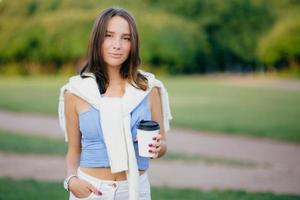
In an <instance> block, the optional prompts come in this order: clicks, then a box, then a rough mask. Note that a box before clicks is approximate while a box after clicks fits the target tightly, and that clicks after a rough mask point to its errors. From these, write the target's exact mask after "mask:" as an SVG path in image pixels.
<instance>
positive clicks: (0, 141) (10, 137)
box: [0, 130, 256, 167]
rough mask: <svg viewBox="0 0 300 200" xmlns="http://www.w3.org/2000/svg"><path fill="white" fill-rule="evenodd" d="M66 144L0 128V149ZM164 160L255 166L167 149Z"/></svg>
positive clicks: (58, 151) (57, 148)
mask: <svg viewBox="0 0 300 200" xmlns="http://www.w3.org/2000/svg"><path fill="white" fill-rule="evenodd" d="M66 149H67V145H66V143H65V142H64V140H63V139H51V138H46V137H41V136H33V135H27V134H26V135H25V134H20V133H12V132H7V131H1V130H0V151H2V152H12V153H19V154H48V155H62V156H64V155H65V154H66ZM162 160H165V161H184V162H203V163H207V164H223V165H230V166H232V165H234V166H240V167H255V166H256V163H254V162H250V161H239V160H232V159H224V158H219V157H213V156H205V155H196V154H195V155H192V154H185V153H175V152H172V151H168V153H167V155H166V156H164V157H163V158H162Z"/></svg>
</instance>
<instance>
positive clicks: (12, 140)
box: [0, 130, 67, 155]
mask: <svg viewBox="0 0 300 200" xmlns="http://www.w3.org/2000/svg"><path fill="white" fill-rule="evenodd" d="M66 149H67V146H66V143H65V142H64V140H63V139H61V140H60V139H50V138H44V137H41V136H31V135H24V134H17V133H11V132H7V131H1V130H0V151H2V152H14V153H22V154H49V155H65V154H66Z"/></svg>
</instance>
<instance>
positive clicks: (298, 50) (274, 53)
mask: <svg viewBox="0 0 300 200" xmlns="http://www.w3.org/2000/svg"><path fill="white" fill-rule="evenodd" d="M258 55H259V58H260V59H261V60H262V61H263V62H264V63H266V64H267V65H268V66H270V65H272V66H275V67H276V68H283V67H299V66H300V15H298V16H290V17H287V18H285V19H282V20H280V21H278V22H277V23H276V25H275V26H274V28H273V29H271V31H270V32H269V33H268V34H266V35H265V36H264V37H262V39H261V41H260V43H259V45H258Z"/></svg>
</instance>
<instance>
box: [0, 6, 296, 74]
mask: <svg viewBox="0 0 300 200" xmlns="http://www.w3.org/2000/svg"><path fill="white" fill-rule="evenodd" d="M114 5H118V6H121V7H124V8H127V9H128V10H130V11H132V12H133V14H134V16H135V18H136V19H137V20H138V26H139V31H140V33H141V34H140V36H141V55H142V59H143V65H144V66H147V67H148V68H150V69H152V70H154V71H155V70H162V71H167V72H169V73H199V72H200V73H205V72H211V71H228V70H230V71H232V70H238V71H249V70H255V69H257V68H258V67H260V66H261V62H263V63H267V64H269V63H270V64H276V63H277V62H282V60H290V58H288V59H286V58H285V57H284V58H283V56H282V55H283V54H288V56H290V53H291V52H292V54H293V55H295V56H294V57H296V58H298V51H297V49H299V48H298V46H297V45H296V44H292V45H289V47H288V49H287V50H286V48H287V47H284V48H283V47H280V48H279V47H278V48H277V46H283V45H282V42H280V41H284V40H285V39H287V40H288V41H291V42H290V43H294V42H292V41H295V40H298V39H297V38H298V37H297V35H298V32H297V33H294V28H292V27H294V26H296V25H291V24H297V22H293V18H286V17H285V16H284V15H285V12H282V11H281V10H282V8H284V10H289V13H299V10H300V9H299V7H300V6H299V3H298V2H297V1H294V0H287V1H280V0H274V1H272V2H268V3H266V2H265V1H263V0H225V1H219V0H201V1H199V0H187V1H181V0H174V1H172V3H170V2H169V1H167V0H160V1H158V0H139V1H138V2H136V1H132V0H122V1H121V0H112V1H105V0H102V1H101V2H98V1H93V0H86V1H72V0H49V1H38V0H24V1H17V0H3V1H1V2H0V16H1V17H0V41H1V43H0V67H1V68H5V67H6V65H9V66H12V65H11V63H20V68H19V70H20V71H21V73H20V74H31V73H34V72H36V71H38V72H42V71H43V70H40V69H39V70H32V68H34V67H32V66H31V65H35V66H39V65H45V66H47V68H49V69H50V68H51V70H48V71H45V72H46V73H49V72H51V73H57V72H59V71H61V68H62V66H63V65H65V64H66V63H72V64H73V65H76V64H77V63H79V61H80V60H82V59H83V58H84V57H85V55H86V51H87V46H88V40H89V34H90V31H91V28H92V25H93V22H94V20H95V18H96V16H97V15H98V14H99V12H100V11H101V10H102V9H104V8H107V7H110V6H114ZM283 18H285V20H283ZM273 22H275V24H276V25H275V26H274V28H272V27H273ZM277 27H283V28H282V29H285V31H281V32H282V34H281V35H283V36H280V38H282V39H280V38H277V35H278V33H276V34H275V33H274V32H280V31H278V29H280V28H277ZM269 30H271V31H270V33H269V34H265V32H266V31H269ZM274 35H276V37H275V36H274ZM279 35H280V34H279ZM262 37H263V38H262ZM278 37H279V36H278ZM261 38H262V39H261ZM273 38H274V39H273ZM293 38H294V39H293ZM259 39H261V40H259ZM277 39H279V40H277ZM258 41H261V42H260V45H259V48H257V45H258ZM264 41H268V42H264ZM277 41H278V42H277ZM273 46H275V47H276V48H277V49H278V50H277V52H279V53H272V52H270V54H272V55H266V54H268V53H263V52H268V49H270V48H271V49H272V50H273ZM285 46H287V45H285ZM276 48H275V49H276ZM256 49H259V51H258V52H259V53H258V54H256ZM295 49H296V50H295ZM282 51H284V52H283V53H282ZM286 52H288V53H286ZM278 54H280V55H279V56H276V55H278ZM257 55H259V56H257ZM274 55H275V57H276V59H275V60H276V61H270V59H271V60H272V59H273V57H274ZM278 57H280V58H278ZM273 60H274V59H273ZM294 61H295V59H294ZM297 62H298V61H297V59H296V63H297ZM287 65H290V64H289V63H288V64H287ZM23 66H25V67H23ZM21 67H23V69H21ZM1 68H0V71H1V72H2V73H3V72H9V73H11V71H12V70H10V69H9V70H4V69H1Z"/></svg>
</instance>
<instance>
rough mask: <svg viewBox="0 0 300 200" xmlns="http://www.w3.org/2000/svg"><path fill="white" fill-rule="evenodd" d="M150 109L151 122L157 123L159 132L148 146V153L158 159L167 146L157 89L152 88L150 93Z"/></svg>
mask: <svg viewBox="0 0 300 200" xmlns="http://www.w3.org/2000/svg"><path fill="white" fill-rule="evenodd" d="M149 103H150V108H151V115H152V120H153V121H156V122H158V123H159V126H160V130H159V135H158V136H157V138H155V139H153V143H152V144H150V151H152V152H153V153H155V156H153V157H152V159H154V158H160V157H162V156H163V155H165V154H166V152H167V144H166V134H165V128H164V123H163V113H162V103H161V98H160V94H159V89H158V88H157V87H154V88H153V89H152V91H151V92H150V101H149Z"/></svg>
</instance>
